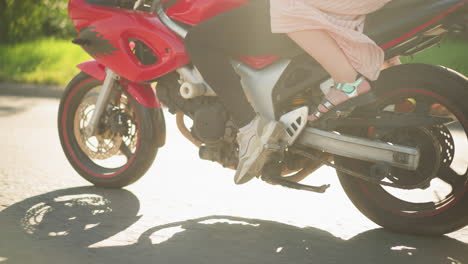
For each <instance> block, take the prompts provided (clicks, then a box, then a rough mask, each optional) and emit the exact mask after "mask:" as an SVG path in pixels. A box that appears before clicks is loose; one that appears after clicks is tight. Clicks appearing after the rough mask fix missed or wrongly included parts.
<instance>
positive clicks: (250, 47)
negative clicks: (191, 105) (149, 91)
mask: <svg viewBox="0 0 468 264" xmlns="http://www.w3.org/2000/svg"><path fill="white" fill-rule="evenodd" d="M185 46H186V49H187V52H188V54H189V56H190V58H191V59H192V62H193V64H194V65H195V66H197V68H198V70H199V71H200V73H201V74H202V76H203V78H204V79H205V81H206V82H207V83H208V84H209V85H210V86H211V87H212V88H213V90H214V91H215V92H216V94H217V95H218V97H219V99H220V100H221V101H222V102H223V104H224V105H225V106H226V109H227V110H228V111H229V112H230V114H231V116H232V117H233V120H234V122H235V123H236V125H237V126H238V127H239V134H238V143H239V166H238V168H237V172H236V176H235V182H236V183H243V182H246V181H248V180H250V179H251V178H252V176H255V175H256V174H258V170H259V169H261V167H262V166H263V164H262V163H263V162H265V160H266V158H265V155H264V154H265V152H264V151H263V147H264V145H265V144H264V143H265V142H267V143H268V142H270V141H274V140H275V139H276V138H278V137H279V134H280V133H281V132H282V131H281V130H282V129H279V127H278V126H279V123H278V122H272V121H271V120H269V121H267V120H264V119H262V118H261V117H259V116H257V114H256V113H255V111H254V109H253V108H252V106H251V105H250V103H249V102H248V101H247V98H246V96H245V94H244V91H243V88H242V86H241V83H240V79H239V76H238V75H237V73H236V72H235V71H234V69H233V67H232V66H231V65H230V63H229V58H230V57H234V58H235V57H237V56H249V55H265V54H276V53H277V52H278V51H281V50H282V49H285V48H288V46H290V47H291V46H295V44H294V42H293V41H291V40H290V39H289V38H288V37H287V36H286V35H285V34H273V33H271V24H270V16H269V0H257V1H253V2H252V3H251V4H248V5H246V6H242V7H239V8H236V9H234V10H231V11H229V12H227V13H223V14H221V15H218V16H216V17H214V18H211V19H209V20H206V21H204V22H202V23H201V24H199V25H197V26H195V27H193V28H192V29H191V30H190V31H189V33H188V34H187V36H186V39H185Z"/></svg>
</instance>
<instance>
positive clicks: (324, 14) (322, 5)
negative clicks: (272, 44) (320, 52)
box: [270, 0, 391, 80]
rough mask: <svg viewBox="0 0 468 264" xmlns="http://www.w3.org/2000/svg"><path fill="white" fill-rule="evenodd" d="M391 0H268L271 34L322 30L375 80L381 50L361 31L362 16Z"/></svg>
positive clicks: (366, 74)
mask: <svg viewBox="0 0 468 264" xmlns="http://www.w3.org/2000/svg"><path fill="white" fill-rule="evenodd" d="M390 1H391V0H270V13H271V28H272V31H273V33H290V32H295V31H303V30H325V31H327V32H328V33H329V34H330V35H331V37H332V38H333V39H335V41H336V42H337V43H338V45H339V46H340V47H341V49H342V50H343V52H344V53H345V55H346V56H347V57H348V59H349V62H350V63H351V65H353V67H354V68H355V69H356V70H357V71H358V72H359V73H361V74H362V75H364V76H365V77H367V78H368V79H370V80H376V79H377V78H378V76H379V73H380V68H381V67H382V64H383V61H384V52H383V50H382V49H381V48H380V47H379V46H378V45H377V44H376V43H375V42H374V41H373V40H371V39H370V38H369V37H367V36H366V35H365V34H364V33H362V32H363V29H364V20H365V15H367V14H369V13H372V12H374V11H376V10H378V9H380V8H382V7H383V6H384V5H385V4H386V3H388V2H390Z"/></svg>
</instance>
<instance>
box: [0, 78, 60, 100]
mask: <svg viewBox="0 0 468 264" xmlns="http://www.w3.org/2000/svg"><path fill="white" fill-rule="evenodd" d="M64 90H65V88H64V87H61V86H54V85H42V84H28V83H10V82H0V95H11V96H24V97H46V98H61V97H62V94H63V91H64Z"/></svg>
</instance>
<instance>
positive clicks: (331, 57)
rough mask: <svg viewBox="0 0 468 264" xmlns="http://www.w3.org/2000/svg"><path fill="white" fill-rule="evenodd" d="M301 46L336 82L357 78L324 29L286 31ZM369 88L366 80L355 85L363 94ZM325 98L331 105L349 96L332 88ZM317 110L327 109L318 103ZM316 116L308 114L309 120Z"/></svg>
mask: <svg viewBox="0 0 468 264" xmlns="http://www.w3.org/2000/svg"><path fill="white" fill-rule="evenodd" d="M288 35H289V37H290V38H291V39H293V40H294V41H295V42H296V43H297V44H298V45H299V46H300V47H301V48H303V49H304V50H305V51H306V52H307V53H308V54H309V55H311V56H312V57H313V58H314V59H315V60H316V61H317V62H318V63H320V65H322V67H323V68H325V70H326V71H327V72H328V73H329V74H330V75H331V77H332V78H333V80H334V81H335V82H336V83H354V82H355V81H356V78H357V75H358V73H357V71H356V70H355V69H354V67H353V66H352V65H351V63H350V62H349V61H348V59H347V57H346V55H345V54H344V53H343V51H342V50H341V48H340V47H339V46H338V44H337V43H336V41H335V40H334V39H333V38H332V37H331V36H330V35H329V34H328V33H327V32H325V31H322V30H304V31H297V32H292V33H288ZM369 90H370V85H369V83H368V82H367V81H363V82H362V83H361V84H360V85H359V86H358V87H357V93H358V94H363V93H365V92H367V91H369ZM325 97H326V99H327V100H328V101H329V102H331V103H332V104H333V105H337V104H340V103H342V102H344V101H346V100H348V99H349V98H350V97H349V96H348V95H347V94H346V93H344V92H343V91H341V90H338V89H335V88H332V89H330V91H329V92H328V93H327V94H326V95H325ZM318 110H319V111H320V112H322V113H325V112H327V111H328V109H327V107H325V106H324V105H322V104H321V105H319V107H318ZM316 119H317V117H315V116H310V117H309V120H312V121H313V120H316Z"/></svg>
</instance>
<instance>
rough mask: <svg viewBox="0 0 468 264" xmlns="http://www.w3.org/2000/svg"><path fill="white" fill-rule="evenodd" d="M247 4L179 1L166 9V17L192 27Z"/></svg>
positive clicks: (227, 0)
mask: <svg viewBox="0 0 468 264" xmlns="http://www.w3.org/2000/svg"><path fill="white" fill-rule="evenodd" d="M247 3H248V1H247V0H179V1H178V2H177V3H176V4H174V5H173V6H171V7H170V8H168V9H167V15H168V16H169V17H171V18H172V19H175V20H177V21H180V22H182V23H185V24H187V25H191V26H194V25H197V24H200V23H201V22H202V21H205V20H207V19H208V18H211V17H214V16H216V15H218V14H221V13H224V12H226V11H228V10H230V9H233V8H236V7H239V6H242V5H245V4H247Z"/></svg>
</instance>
